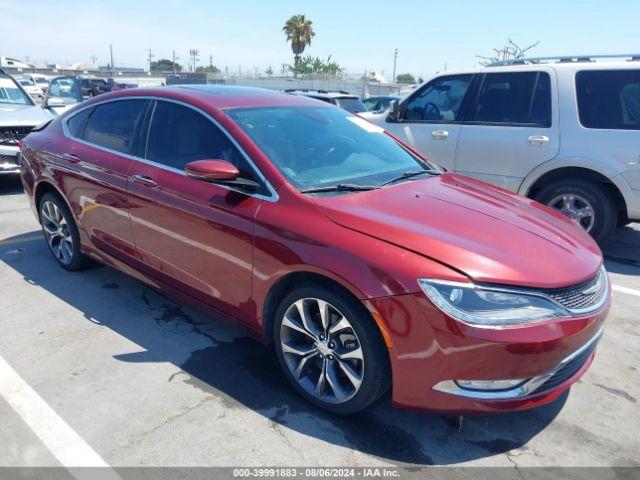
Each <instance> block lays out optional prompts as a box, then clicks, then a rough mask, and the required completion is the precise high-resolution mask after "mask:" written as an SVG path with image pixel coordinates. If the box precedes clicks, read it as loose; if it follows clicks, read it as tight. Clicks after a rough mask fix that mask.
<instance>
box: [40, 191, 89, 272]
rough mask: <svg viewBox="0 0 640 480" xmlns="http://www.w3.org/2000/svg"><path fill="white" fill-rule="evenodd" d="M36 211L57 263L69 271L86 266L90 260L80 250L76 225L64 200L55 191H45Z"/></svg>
mask: <svg viewBox="0 0 640 480" xmlns="http://www.w3.org/2000/svg"><path fill="white" fill-rule="evenodd" d="M38 213H39V215H40V223H41V225H42V233H43V234H44V238H45V240H46V241H47V246H48V247H49V251H51V253H52V254H53V256H54V257H55V259H56V261H57V262H58V264H59V265H60V266H61V267H63V268H65V269H67V270H71V271H75V270H81V269H83V268H85V267H87V266H88V265H89V263H90V260H89V259H88V258H87V257H86V256H84V255H83V254H82V252H81V251H80V234H79V233H78V227H77V226H76V222H75V220H74V218H73V215H72V214H71V212H70V211H69V208H68V207H67V204H66V203H65V202H64V200H62V198H60V196H59V195H56V194H55V193H51V192H48V193H45V194H44V195H43V196H42V198H41V199H40V204H39V205H38ZM54 231H55V233H54Z"/></svg>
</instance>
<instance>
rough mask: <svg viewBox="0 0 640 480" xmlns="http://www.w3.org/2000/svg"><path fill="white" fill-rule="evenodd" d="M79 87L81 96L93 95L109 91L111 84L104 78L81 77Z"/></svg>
mask: <svg viewBox="0 0 640 480" xmlns="http://www.w3.org/2000/svg"><path fill="white" fill-rule="evenodd" d="M80 88H81V90H82V96H83V97H95V96H97V95H102V94H103V93H107V92H109V91H111V86H110V85H109V83H108V82H107V80H105V79H104V78H81V79H80Z"/></svg>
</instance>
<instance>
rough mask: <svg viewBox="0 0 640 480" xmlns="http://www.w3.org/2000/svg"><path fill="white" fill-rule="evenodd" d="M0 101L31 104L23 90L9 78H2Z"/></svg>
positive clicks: (0, 79)
mask: <svg viewBox="0 0 640 480" xmlns="http://www.w3.org/2000/svg"><path fill="white" fill-rule="evenodd" d="M0 103H12V104H16V105H31V102H30V101H29V99H28V98H27V97H26V95H25V94H24V93H23V92H22V90H20V89H19V88H18V86H17V85H16V84H15V83H13V81H12V80H11V79H9V78H0Z"/></svg>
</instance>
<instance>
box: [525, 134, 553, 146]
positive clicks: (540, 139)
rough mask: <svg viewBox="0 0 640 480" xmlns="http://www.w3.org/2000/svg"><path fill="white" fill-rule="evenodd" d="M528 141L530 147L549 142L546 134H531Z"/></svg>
mask: <svg viewBox="0 0 640 480" xmlns="http://www.w3.org/2000/svg"><path fill="white" fill-rule="evenodd" d="M528 142H529V145H531V146H532V147H544V146H545V145H548V144H549V137H547V136H546V135H531V136H530V137H529V140H528Z"/></svg>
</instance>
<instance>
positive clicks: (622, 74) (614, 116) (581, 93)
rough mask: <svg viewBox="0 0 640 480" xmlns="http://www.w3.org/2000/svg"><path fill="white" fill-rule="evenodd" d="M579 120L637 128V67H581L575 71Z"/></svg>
mask: <svg viewBox="0 0 640 480" xmlns="http://www.w3.org/2000/svg"><path fill="white" fill-rule="evenodd" d="M576 91H577V94H578V111H579V113H580V123H582V125H584V126H585V127H587V128H604V129H619V130H640V70H585V71H582V72H578V73H577V75H576Z"/></svg>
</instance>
